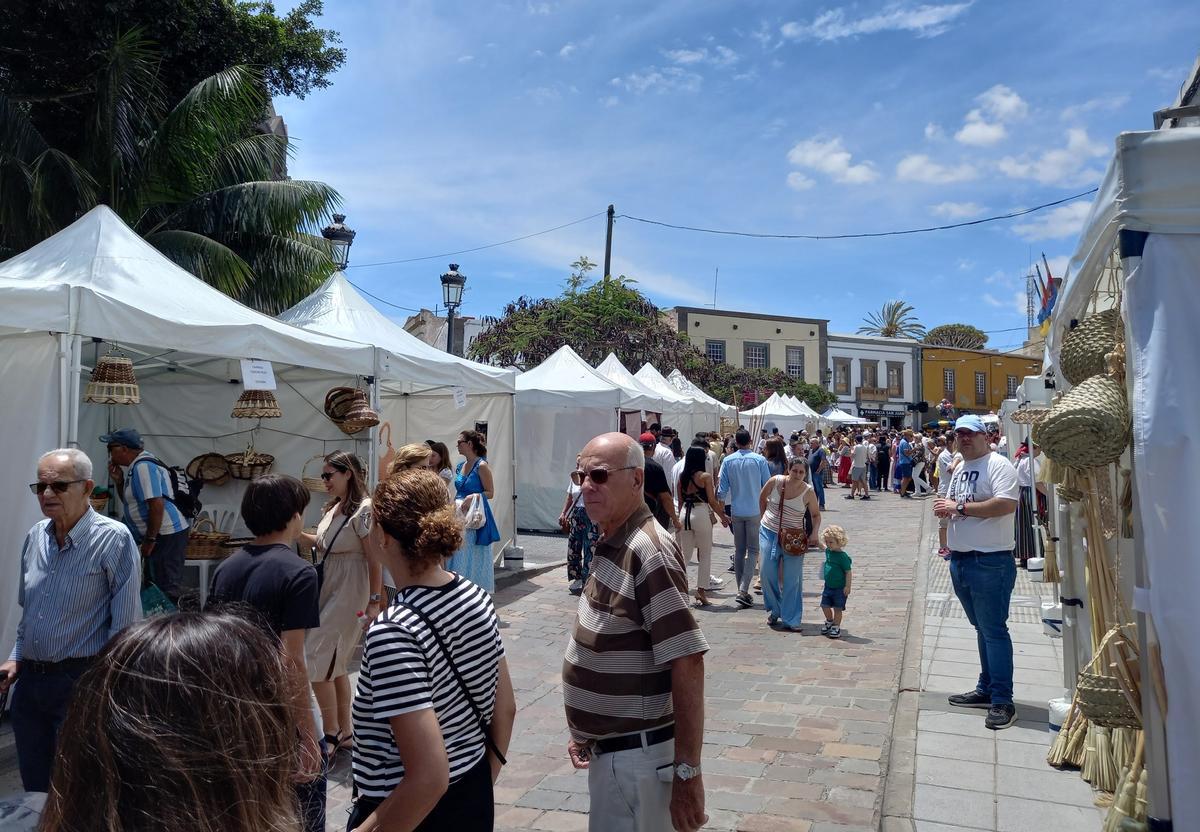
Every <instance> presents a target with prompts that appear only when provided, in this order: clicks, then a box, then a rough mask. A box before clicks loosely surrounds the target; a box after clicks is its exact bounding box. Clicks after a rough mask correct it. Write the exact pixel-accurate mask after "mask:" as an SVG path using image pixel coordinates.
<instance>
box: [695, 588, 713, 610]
mask: <svg viewBox="0 0 1200 832" xmlns="http://www.w3.org/2000/svg"><path fill="white" fill-rule="evenodd" d="M711 603H712V602H711V601H709V600H708V596H707V595H705V594H704V592H703V591H700V592H697V593H696V600H695V602H694V603H693V604H692V606H694V607H707V606H709V605H710V604H711Z"/></svg>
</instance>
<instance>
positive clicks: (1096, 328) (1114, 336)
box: [1058, 309, 1125, 385]
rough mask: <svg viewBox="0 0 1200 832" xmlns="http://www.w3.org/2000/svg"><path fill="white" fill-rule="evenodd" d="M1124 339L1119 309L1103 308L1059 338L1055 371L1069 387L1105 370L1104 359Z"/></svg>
mask: <svg viewBox="0 0 1200 832" xmlns="http://www.w3.org/2000/svg"><path fill="white" fill-rule="evenodd" d="M1124 340H1125V334H1124V324H1123V323H1122V322H1121V310H1120V309H1105V310H1104V311H1103V312H1097V313H1096V314H1095V315H1089V316H1088V317H1086V318H1084V319H1083V320H1082V321H1080V322H1079V325H1078V326H1076V327H1075V328H1074V329H1072V330H1071V331H1070V332H1068V333H1067V334H1066V337H1065V338H1063V345H1062V350H1061V351H1060V352H1059V358H1058V362H1059V369H1061V370H1062V374H1063V377H1064V378H1066V380H1067V381H1069V382H1071V384H1075V385H1078V384H1082V383H1083V382H1084V381H1085V380H1086V379H1089V378H1091V377H1092V376H1094V375H1099V374H1100V373H1103V372H1104V371H1105V362H1104V357H1105V356H1106V355H1108V354H1109V353H1110V352H1112V351H1113V349H1114V348H1115V347H1116V346H1117V343H1118V342H1121V341H1124Z"/></svg>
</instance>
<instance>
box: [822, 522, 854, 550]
mask: <svg viewBox="0 0 1200 832" xmlns="http://www.w3.org/2000/svg"><path fill="white" fill-rule="evenodd" d="M821 542H822V543H824V544H825V548H826V549H833V550H834V551H835V552H841V551H842V550H844V549H845V548H846V544H847V543H849V542H850V538H849V537H847V536H846V530H845V529H843V528H842V527H841V526H826V527H825V528H824V529H822V530H821Z"/></svg>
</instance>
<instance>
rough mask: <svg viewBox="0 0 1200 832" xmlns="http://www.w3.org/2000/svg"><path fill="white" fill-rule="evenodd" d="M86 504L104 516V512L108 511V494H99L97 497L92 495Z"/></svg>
mask: <svg viewBox="0 0 1200 832" xmlns="http://www.w3.org/2000/svg"><path fill="white" fill-rule="evenodd" d="M88 502H89V503H91V504H92V508H94V509H95V510H96V511H98V512H100V513H101V514H104V513H105V512H106V511H108V492H105V493H103V494H100V495H99V496H97V495H95V494H93V495H92V496H90V497H88Z"/></svg>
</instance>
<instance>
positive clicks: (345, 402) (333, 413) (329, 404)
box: [325, 387, 360, 422]
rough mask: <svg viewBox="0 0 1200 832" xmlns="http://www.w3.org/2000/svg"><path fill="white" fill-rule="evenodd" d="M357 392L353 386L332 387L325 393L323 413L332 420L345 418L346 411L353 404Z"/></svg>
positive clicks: (338, 420) (337, 420)
mask: <svg viewBox="0 0 1200 832" xmlns="http://www.w3.org/2000/svg"><path fill="white" fill-rule="evenodd" d="M359 392H360V391H359V390H355V389H354V388H353V387H334V388H332V389H331V390H330V391H329V392H328V393H326V394H325V415H326V416H328V417H329V419H330V421H333V422H340V421H341V420H342V419H344V418H346V413H347V411H349V410H350V406H351V405H352V404H354V400H355V398H356V394H357V393H359Z"/></svg>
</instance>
